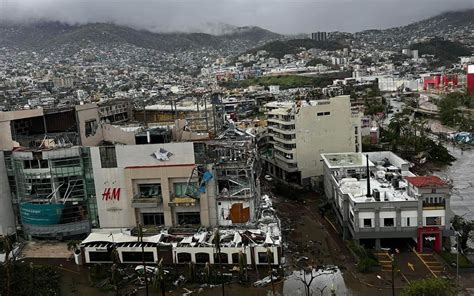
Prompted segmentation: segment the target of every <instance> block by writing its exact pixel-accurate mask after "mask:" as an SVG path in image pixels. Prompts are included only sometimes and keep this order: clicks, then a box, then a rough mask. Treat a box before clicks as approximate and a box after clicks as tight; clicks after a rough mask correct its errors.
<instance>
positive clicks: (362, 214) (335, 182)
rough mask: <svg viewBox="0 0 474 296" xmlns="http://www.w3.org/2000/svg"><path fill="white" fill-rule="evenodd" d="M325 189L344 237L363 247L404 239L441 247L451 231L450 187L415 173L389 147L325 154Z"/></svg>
mask: <svg viewBox="0 0 474 296" xmlns="http://www.w3.org/2000/svg"><path fill="white" fill-rule="evenodd" d="M322 158H323V160H324V190H325V193H326V196H327V197H328V199H329V201H330V202H331V204H332V205H333V208H334V210H335V213H336V216H337V219H338V221H339V223H340V224H341V226H342V227H343V229H344V232H343V235H344V237H345V238H349V237H351V238H353V239H354V240H356V241H358V242H359V243H361V244H364V245H366V246H367V247H373V246H375V248H377V249H379V248H380V247H393V246H394V244H397V242H398V243H404V244H407V243H408V244H412V245H416V246H417V250H418V251H419V252H422V251H423V250H424V249H430V250H434V251H440V250H441V246H442V237H443V236H449V235H450V234H451V231H450V227H449V221H450V215H451V211H450V186H449V184H447V183H446V182H445V181H443V180H441V179H440V178H438V177H435V176H422V177H420V176H415V175H414V174H412V173H411V172H410V171H409V166H410V163H408V162H407V161H405V160H403V159H401V158H400V157H398V156H397V155H395V154H394V153H392V152H387V151H384V152H370V153H367V156H366V155H364V154H362V153H330V154H323V155H322Z"/></svg>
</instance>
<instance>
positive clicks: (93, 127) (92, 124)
mask: <svg viewBox="0 0 474 296" xmlns="http://www.w3.org/2000/svg"><path fill="white" fill-rule="evenodd" d="M96 131H97V120H95V119H93V120H88V121H86V137H90V136H93V135H95V133H96Z"/></svg>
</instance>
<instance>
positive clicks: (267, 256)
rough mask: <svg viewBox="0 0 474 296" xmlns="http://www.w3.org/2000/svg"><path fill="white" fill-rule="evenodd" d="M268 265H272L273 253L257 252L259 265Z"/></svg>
mask: <svg viewBox="0 0 474 296" xmlns="http://www.w3.org/2000/svg"><path fill="white" fill-rule="evenodd" d="M269 261H270V263H271V264H273V253H272V252H268V253H267V252H258V262H259V263H269Z"/></svg>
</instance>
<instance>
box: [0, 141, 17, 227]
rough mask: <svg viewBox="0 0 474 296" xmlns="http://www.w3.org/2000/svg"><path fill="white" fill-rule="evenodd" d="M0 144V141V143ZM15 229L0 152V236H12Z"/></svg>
mask: <svg viewBox="0 0 474 296" xmlns="http://www.w3.org/2000/svg"><path fill="white" fill-rule="evenodd" d="M0 142H1V141H0ZM15 231H16V229H15V218H14V214H13V207H12V199H11V194H10V186H9V185H8V177H7V169H6V167H5V158H4V155H3V151H0V235H7V234H12V233H14V232H15Z"/></svg>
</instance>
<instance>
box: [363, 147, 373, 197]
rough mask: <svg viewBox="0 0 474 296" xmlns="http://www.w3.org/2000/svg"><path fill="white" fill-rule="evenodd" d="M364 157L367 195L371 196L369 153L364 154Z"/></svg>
mask: <svg viewBox="0 0 474 296" xmlns="http://www.w3.org/2000/svg"><path fill="white" fill-rule="evenodd" d="M365 157H367V194H366V196H367V197H372V194H371V193H370V192H371V190H370V171H369V155H368V154H366V155H365Z"/></svg>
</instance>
